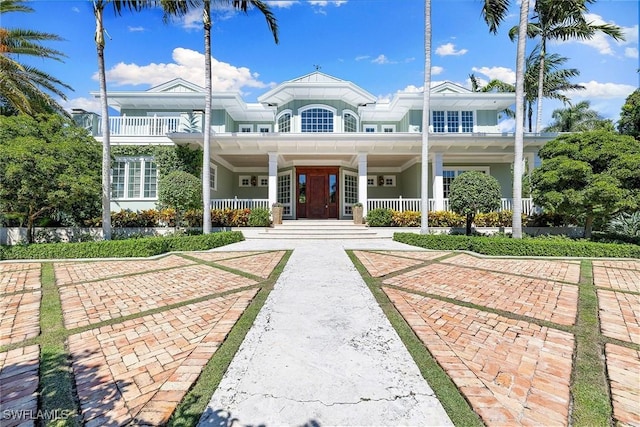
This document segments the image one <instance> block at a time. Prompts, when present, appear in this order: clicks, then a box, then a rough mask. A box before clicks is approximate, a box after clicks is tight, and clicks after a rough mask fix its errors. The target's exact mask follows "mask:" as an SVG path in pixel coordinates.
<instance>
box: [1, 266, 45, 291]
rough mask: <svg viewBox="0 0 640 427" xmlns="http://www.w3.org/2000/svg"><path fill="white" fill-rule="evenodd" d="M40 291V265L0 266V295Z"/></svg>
mask: <svg viewBox="0 0 640 427" xmlns="http://www.w3.org/2000/svg"><path fill="white" fill-rule="evenodd" d="M34 289H40V264H38V263H12V264H0V294H8V293H12V292H23V291H31V290H34Z"/></svg>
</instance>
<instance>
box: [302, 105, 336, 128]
mask: <svg viewBox="0 0 640 427" xmlns="http://www.w3.org/2000/svg"><path fill="white" fill-rule="evenodd" d="M300 118H301V120H302V121H301V129H302V132H333V111H330V110H327V109H325V108H319V107H315V108H309V109H307V110H304V111H302V113H301V114H300Z"/></svg>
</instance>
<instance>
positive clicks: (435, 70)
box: [431, 66, 444, 76]
mask: <svg viewBox="0 0 640 427" xmlns="http://www.w3.org/2000/svg"><path fill="white" fill-rule="evenodd" d="M443 71H444V68H442V67H438V66H433V67H431V75H432V76H437V75H438V74H442V72H443Z"/></svg>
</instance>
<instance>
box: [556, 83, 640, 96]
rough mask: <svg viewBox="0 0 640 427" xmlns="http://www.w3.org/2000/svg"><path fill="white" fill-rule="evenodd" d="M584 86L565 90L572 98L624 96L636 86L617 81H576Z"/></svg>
mask: <svg viewBox="0 0 640 427" xmlns="http://www.w3.org/2000/svg"><path fill="white" fill-rule="evenodd" d="M578 84H580V85H582V86H584V87H585V89H584V90H577V91H571V92H567V95H570V96H572V97H574V98H586V99H592V98H624V97H626V96H628V95H629V94H630V93H631V92H633V91H634V90H636V89H637V88H636V87H635V86H632V85H625V84H619V83H600V82H596V81H594V80H591V81H590V82H586V83H584V82H582V83H578Z"/></svg>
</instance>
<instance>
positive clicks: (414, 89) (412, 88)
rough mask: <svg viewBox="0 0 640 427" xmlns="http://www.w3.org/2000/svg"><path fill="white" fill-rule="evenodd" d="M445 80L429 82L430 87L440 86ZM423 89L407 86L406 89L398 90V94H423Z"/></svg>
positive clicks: (421, 87)
mask: <svg viewBox="0 0 640 427" xmlns="http://www.w3.org/2000/svg"><path fill="white" fill-rule="evenodd" d="M445 81H446V80H431V87H436V86H438V85H441V84H442V83H444V82H445ZM423 88H424V86H420V87H418V86H415V85H409V86H407V87H405V88H404V89H400V90H399V91H398V92H423Z"/></svg>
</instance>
